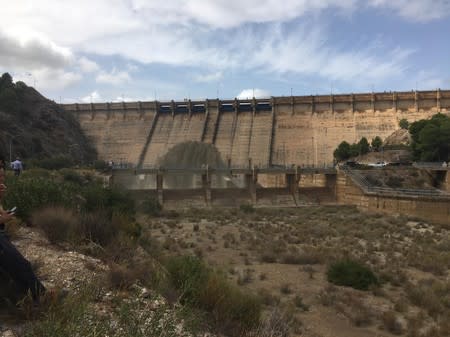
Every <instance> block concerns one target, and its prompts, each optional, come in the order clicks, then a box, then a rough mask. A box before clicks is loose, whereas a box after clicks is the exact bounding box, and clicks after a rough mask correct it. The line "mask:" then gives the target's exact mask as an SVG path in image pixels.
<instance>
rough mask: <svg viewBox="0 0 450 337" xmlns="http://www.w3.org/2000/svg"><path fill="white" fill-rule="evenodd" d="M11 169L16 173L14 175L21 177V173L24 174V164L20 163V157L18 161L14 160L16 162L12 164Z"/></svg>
mask: <svg viewBox="0 0 450 337" xmlns="http://www.w3.org/2000/svg"><path fill="white" fill-rule="evenodd" d="M11 168H12V169H13V171H14V175H16V176H20V173H22V170H23V164H22V162H21V161H20V158H19V157H17V158H16V160H14V161H13V162H12V163H11Z"/></svg>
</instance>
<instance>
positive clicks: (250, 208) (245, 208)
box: [239, 204, 255, 213]
mask: <svg viewBox="0 0 450 337" xmlns="http://www.w3.org/2000/svg"><path fill="white" fill-rule="evenodd" d="M239 210H240V211H241V212H243V213H254V212H255V208H254V207H253V205H252V204H242V205H240V206H239Z"/></svg>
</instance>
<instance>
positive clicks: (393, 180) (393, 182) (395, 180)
mask: <svg viewBox="0 0 450 337" xmlns="http://www.w3.org/2000/svg"><path fill="white" fill-rule="evenodd" d="M404 180H405V179H403V178H402V177H393V176H391V177H389V178H388V180H387V181H386V185H388V186H389V187H392V188H400V187H402V186H403V181H404Z"/></svg>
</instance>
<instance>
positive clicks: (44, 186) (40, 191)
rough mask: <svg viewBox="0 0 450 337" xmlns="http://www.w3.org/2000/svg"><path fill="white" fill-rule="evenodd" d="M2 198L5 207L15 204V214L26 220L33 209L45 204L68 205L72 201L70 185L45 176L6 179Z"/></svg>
mask: <svg viewBox="0 0 450 337" xmlns="http://www.w3.org/2000/svg"><path fill="white" fill-rule="evenodd" d="M7 185H8V191H7V193H6V196H5V198H4V204H5V206H6V207H7V208H9V207H13V206H16V207H17V211H16V214H17V216H19V217H20V218H22V219H23V220H25V221H27V220H29V219H30V217H31V213H32V212H33V211H34V210H37V209H40V208H43V207H45V206H55V205H60V206H69V205H71V203H72V198H71V196H72V191H73V188H72V186H69V185H68V184H64V183H60V182H57V181H56V180H54V179H51V178H50V179H47V178H25V177H21V178H20V179H14V178H13V179H8V181H7Z"/></svg>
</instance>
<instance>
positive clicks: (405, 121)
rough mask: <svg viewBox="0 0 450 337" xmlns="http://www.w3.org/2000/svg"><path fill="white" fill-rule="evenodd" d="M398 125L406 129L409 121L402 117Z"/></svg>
mask: <svg viewBox="0 0 450 337" xmlns="http://www.w3.org/2000/svg"><path fill="white" fill-rule="evenodd" d="M398 126H400V128H401V129H405V130H408V128H409V122H408V120H407V119H405V118H402V119H400V121H399V122H398Z"/></svg>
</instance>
